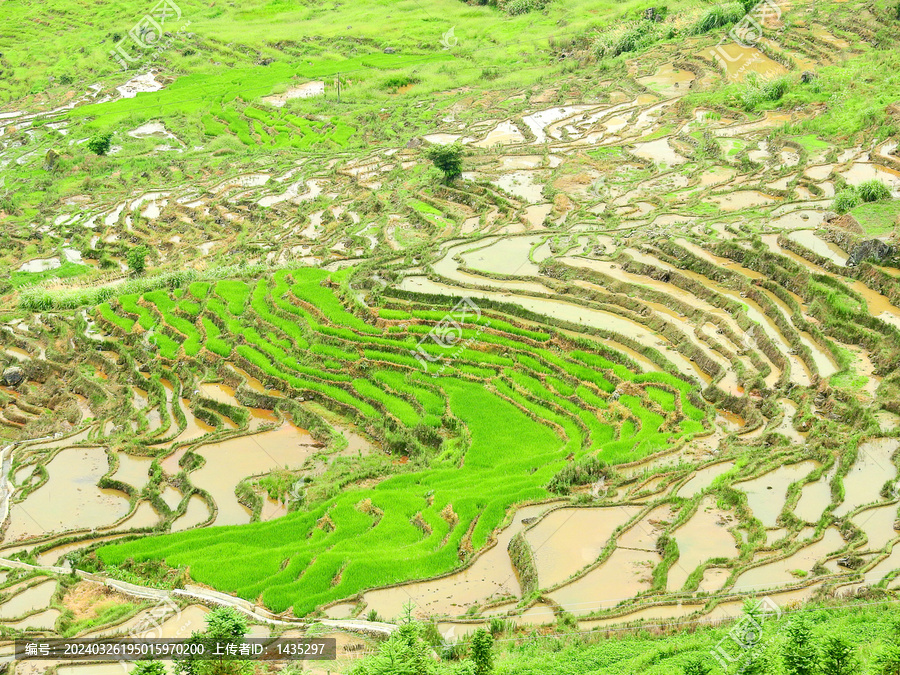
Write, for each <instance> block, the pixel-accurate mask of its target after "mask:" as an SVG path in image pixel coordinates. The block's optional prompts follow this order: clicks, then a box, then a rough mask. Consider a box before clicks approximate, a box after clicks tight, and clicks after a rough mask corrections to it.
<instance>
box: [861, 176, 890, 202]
mask: <svg viewBox="0 0 900 675" xmlns="http://www.w3.org/2000/svg"><path fill="white" fill-rule="evenodd" d="M856 191H857V193H858V194H859V196H860V198H862V200H863V201H864V202H879V201H881V200H882V199H890V197H891V191H890V189H888V186H887V185H885V184H884V183H882V182H881V181H880V180H878V179H877V178H873V179H872V180H867V181H866V182H865V183H862V184H861V185H860V186H859V187H858V188H856Z"/></svg>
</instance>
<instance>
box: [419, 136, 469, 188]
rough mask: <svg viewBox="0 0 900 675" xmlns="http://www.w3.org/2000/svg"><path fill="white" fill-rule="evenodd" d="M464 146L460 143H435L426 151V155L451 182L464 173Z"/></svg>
mask: <svg viewBox="0 0 900 675" xmlns="http://www.w3.org/2000/svg"><path fill="white" fill-rule="evenodd" d="M462 153H463V147H462V145H460V144H459V143H454V144H452V145H435V146H432V147H430V148H428V149H427V150H426V151H425V156H426V157H427V158H428V159H430V160H431V161H432V162H434V165H435V166H436V167H437V168H438V169H440V170H441V173H443V174H444V179H445V180H446V181H447V182H448V183H449V182H451V181H453V180H455V179H456V178H458V177H459V176H461V175H462Z"/></svg>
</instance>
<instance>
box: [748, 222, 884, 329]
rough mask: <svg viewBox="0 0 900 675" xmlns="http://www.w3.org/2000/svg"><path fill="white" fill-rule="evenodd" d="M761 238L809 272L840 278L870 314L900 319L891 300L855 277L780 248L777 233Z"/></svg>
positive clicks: (776, 251) (774, 251)
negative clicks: (839, 274)
mask: <svg viewBox="0 0 900 675" xmlns="http://www.w3.org/2000/svg"><path fill="white" fill-rule="evenodd" d="M762 240H763V242H764V243H765V244H766V245H767V246H768V247H769V249H770V250H771V251H772V252H773V253H778V254H780V255H783V256H785V257H787V258H790V259H791V260H793V261H794V262H797V263H799V264H800V265H802V266H804V267H806V268H807V269H808V271H809V272H810V273H812V274H824V275H826V276H829V277H832V278H833V279H840V280H841V282H842V283H844V284H845V285H846V286H847V287H848V288H850V289H851V290H852V291H854V292H856V293H858V294H859V295H861V296H862V297H863V299H864V300H865V302H866V306H867V307H868V310H869V313H870V314H871V315H872V316H877V317H879V318H881V319H882V320H885V321H891V322H893V321H900V307H897V306H896V305H892V304H891V301H890V300H889V299H888V298H887V297H885V296H884V295H882V294H881V293H878V292H877V291H874V290H872V289H871V288H869V287H868V286H866V285H865V284H864V283H862V282H861V281H858V280H855V279H853V280H851V279H847V278H846V277H840V276H838V275H836V274H833V273H831V272H829V271H828V270H826V269H824V268H822V267H819V266H818V265H816V264H815V263H813V262H810V261H809V260H807V259H806V258H803V257H802V256H799V255H797V254H796V253H794V252H793V251H789V250H787V249H784V248H782V247H781V246H780V245H779V244H778V235H777V234H767V235H763V237H762Z"/></svg>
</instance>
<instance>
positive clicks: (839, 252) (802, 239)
mask: <svg viewBox="0 0 900 675" xmlns="http://www.w3.org/2000/svg"><path fill="white" fill-rule="evenodd" d="M787 236H788V238H789V239H791V240H792V241H796V242H797V243H798V244H800V245H801V246H804V247H806V248H808V249H809V250H810V251H812V252H813V253H817V254H819V255H820V256H822V257H823V258H828V259H829V260H831V261H832V262H833V263H834V264H835V265H838V266H839V267H844V266H846V264H847V257H848V256H847V252H846V251H844V250H843V249H842V248H840V247H839V246H838V245H837V244H832V243H831V242H830V241H825V240H824V239H821V238H819V237H817V236H816V234H815V233H814V232H813V231H812V230H794V231H793V232H791V233H789V234H788V235H787Z"/></svg>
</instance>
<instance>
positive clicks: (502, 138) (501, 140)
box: [472, 122, 525, 148]
mask: <svg viewBox="0 0 900 675" xmlns="http://www.w3.org/2000/svg"><path fill="white" fill-rule="evenodd" d="M524 142H525V137H524V136H523V135H522V132H521V131H519V128H518V127H517V126H516V125H515V124H513V123H512V122H500V124H498V125H497V126H496V127H494V128H493V129H491V131H490V132H488V134H487V135H486V136H485V137H484V138H483V139H481V140H480V141H476V142H474V143H472V145H474V146H475V147H477V148H491V147H493V146H495V145H513V144H517V143H524Z"/></svg>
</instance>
